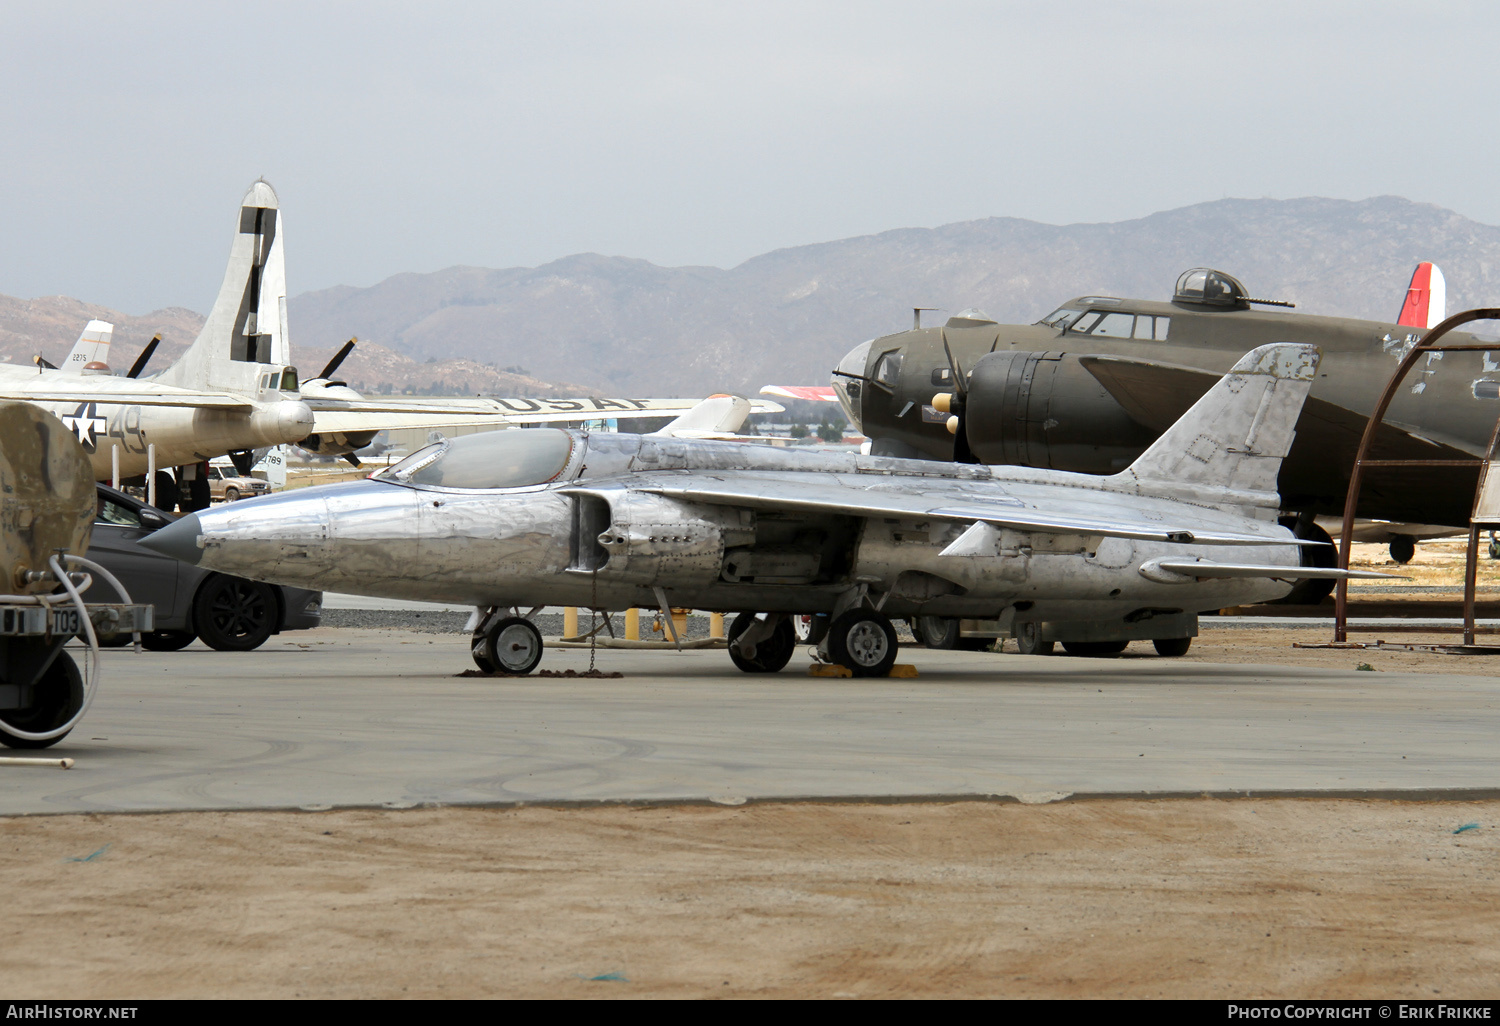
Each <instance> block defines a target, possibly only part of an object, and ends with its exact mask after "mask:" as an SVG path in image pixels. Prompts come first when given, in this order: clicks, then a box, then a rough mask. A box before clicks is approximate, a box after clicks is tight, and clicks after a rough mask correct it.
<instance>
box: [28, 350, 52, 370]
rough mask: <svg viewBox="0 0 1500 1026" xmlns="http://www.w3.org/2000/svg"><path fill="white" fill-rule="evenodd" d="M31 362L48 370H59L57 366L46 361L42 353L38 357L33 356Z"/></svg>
mask: <svg viewBox="0 0 1500 1026" xmlns="http://www.w3.org/2000/svg"><path fill="white" fill-rule="evenodd" d="M31 361H32V362H33V363H35V364H36V365H37V366H38V367H41V368H45V369H46V370H57V364H55V363H52V362H51V361H49V360H46V359H44V358H43V357H42V356H41V354H40V353H38V354H37V355H36V356H33V357H32V358H31Z"/></svg>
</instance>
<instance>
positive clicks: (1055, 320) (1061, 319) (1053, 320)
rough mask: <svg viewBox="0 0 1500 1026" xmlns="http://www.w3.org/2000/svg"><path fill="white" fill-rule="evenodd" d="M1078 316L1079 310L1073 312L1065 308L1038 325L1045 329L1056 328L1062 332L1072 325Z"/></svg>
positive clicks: (1056, 311) (1050, 314) (1051, 314)
mask: <svg viewBox="0 0 1500 1026" xmlns="http://www.w3.org/2000/svg"><path fill="white" fill-rule="evenodd" d="M1077 316H1078V311H1077V310H1071V309H1069V308H1068V307H1066V306H1065V307H1063V308H1062V309H1061V310H1053V311H1052V312H1051V313H1049V314H1048V315H1047V316H1046V317H1043V318H1042V319H1041V320H1039V321H1037V323H1038V324H1040V325H1042V326H1043V327H1046V328H1056V329H1058V330H1059V331H1061V330H1062V329H1064V328H1066V327H1067V326H1068V325H1069V324H1070V323H1072V320H1073V318H1075V317H1077Z"/></svg>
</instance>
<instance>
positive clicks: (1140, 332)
mask: <svg viewBox="0 0 1500 1026" xmlns="http://www.w3.org/2000/svg"><path fill="white" fill-rule="evenodd" d="M1171 320H1172V319H1171V318H1170V317H1152V316H1150V315H1148V314H1128V313H1103V314H1101V313H1095V312H1090V313H1087V314H1085V315H1084V316H1082V317H1080V318H1079V319H1078V320H1077V321H1075V322H1074V323H1073V327H1072V328H1071V329H1069V330H1071V331H1074V332H1076V333H1078V334H1081V335H1093V336H1094V337H1095V338H1133V339H1136V340H1137V341H1147V342H1151V341H1155V342H1165V341H1166V340H1167V329H1168V327H1169V326H1170V323H1171Z"/></svg>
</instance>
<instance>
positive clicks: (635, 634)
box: [625, 606, 641, 641]
mask: <svg viewBox="0 0 1500 1026" xmlns="http://www.w3.org/2000/svg"><path fill="white" fill-rule="evenodd" d="M625 640H626V641H640V640H641V611H640V610H639V609H636V608H635V607H633V606H632V607H631V608H630V609H627V610H625Z"/></svg>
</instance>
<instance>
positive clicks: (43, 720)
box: [0, 652, 83, 748]
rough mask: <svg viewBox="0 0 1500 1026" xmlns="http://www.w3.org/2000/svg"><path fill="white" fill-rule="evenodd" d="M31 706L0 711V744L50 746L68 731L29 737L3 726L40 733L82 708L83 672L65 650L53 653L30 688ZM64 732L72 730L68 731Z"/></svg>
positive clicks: (27, 746)
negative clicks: (55, 655)
mask: <svg viewBox="0 0 1500 1026" xmlns="http://www.w3.org/2000/svg"><path fill="white" fill-rule="evenodd" d="M31 694H32V703H33V704H32V706H31V708H29V709H9V710H6V711H5V712H4V713H0V745H5V746H6V747H8V748H50V747H51V746H52V745H55V744H57V743H58V742H59V741H61V740H62V739H63V738H65V737H67V736H68V734H59V735H58V736H57V737H54V738H48V739H47V740H46V741H31V740H28V739H27V738H23V737H17V736H16V735H14V734H12V733H11V732H10V731H8V730H6V729H5V728H6V727H7V726H10V727H14V728H15V729H16V730H24V731H26V733H28V734H42V733H45V732H46V731H49V730H56V729H57V728H58V727H61V726H62V725H63V724H64V723H67V722H68V721H69V720H71V719H72V718H73V717H74V716H76V715H78V710H79V709H82V708H83V675H82V674H81V673H79V672H78V664H77V663H75V662H73V657H72V656H70V655H69V654H68V653H66V652H59V653H57V658H56V659H53V660H52V665H51V666H49V667H47V671H46V672H45V673H43V674H42V679H41V680H39V681H37V682H36V683H35V684H34V685H32V688H31ZM68 733H72V731H69V732H68Z"/></svg>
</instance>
